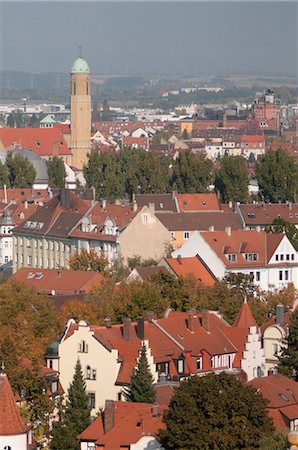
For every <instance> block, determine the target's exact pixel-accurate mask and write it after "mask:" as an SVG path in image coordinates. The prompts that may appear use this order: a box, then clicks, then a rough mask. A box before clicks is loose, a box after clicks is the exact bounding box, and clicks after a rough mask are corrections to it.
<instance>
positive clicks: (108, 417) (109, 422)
mask: <svg viewBox="0 0 298 450" xmlns="http://www.w3.org/2000/svg"><path fill="white" fill-rule="evenodd" d="M114 424H115V405H114V401H113V400H106V403H105V411H104V432H105V434H106V433H107V432H108V431H110V430H111V429H112V428H114Z"/></svg>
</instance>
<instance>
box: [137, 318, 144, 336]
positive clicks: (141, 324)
mask: <svg viewBox="0 0 298 450" xmlns="http://www.w3.org/2000/svg"><path fill="white" fill-rule="evenodd" d="M144 322H145V321H144V317H138V323H137V335H138V338H139V339H140V340H141V341H143V340H144V339H145V327H144Z"/></svg>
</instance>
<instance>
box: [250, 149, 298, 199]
mask: <svg viewBox="0 0 298 450" xmlns="http://www.w3.org/2000/svg"><path fill="white" fill-rule="evenodd" d="M256 173H257V179H258V183H259V189H260V193H261V195H262V197H263V198H264V199H265V200H266V201H269V202H273V203H277V202H279V201H281V202H286V201H291V202H295V201H297V198H298V197H297V195H298V164H297V162H296V161H295V159H294V158H292V157H291V156H290V155H289V154H288V153H287V152H286V151H285V150H283V149H279V150H277V151H273V150H269V151H268V152H267V153H266V154H265V155H264V156H262V157H261V158H260V160H259V161H258V163H257V167H256Z"/></svg>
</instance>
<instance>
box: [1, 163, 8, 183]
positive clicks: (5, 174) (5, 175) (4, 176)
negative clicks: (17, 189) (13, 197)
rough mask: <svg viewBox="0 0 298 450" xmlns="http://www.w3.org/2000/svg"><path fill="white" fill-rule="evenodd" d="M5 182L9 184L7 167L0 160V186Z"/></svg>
mask: <svg viewBox="0 0 298 450" xmlns="http://www.w3.org/2000/svg"><path fill="white" fill-rule="evenodd" d="M5 184H6V186H7V187H8V186H9V177H8V169H7V165H6V164H2V162H1V161H0V186H1V187H3V186H4V185H5Z"/></svg>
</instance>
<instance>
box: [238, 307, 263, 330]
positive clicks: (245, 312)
mask: <svg viewBox="0 0 298 450" xmlns="http://www.w3.org/2000/svg"><path fill="white" fill-rule="evenodd" d="M233 326H234V327H239V328H246V329H248V328H249V327H253V326H255V327H256V326H257V323H256V321H255V318H254V316H253V314H252V312H251V309H250V307H249V305H248V303H247V301H244V303H243V305H242V306H241V309H240V311H239V313H238V315H237V317H236V319H235V322H234V325H233Z"/></svg>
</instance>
